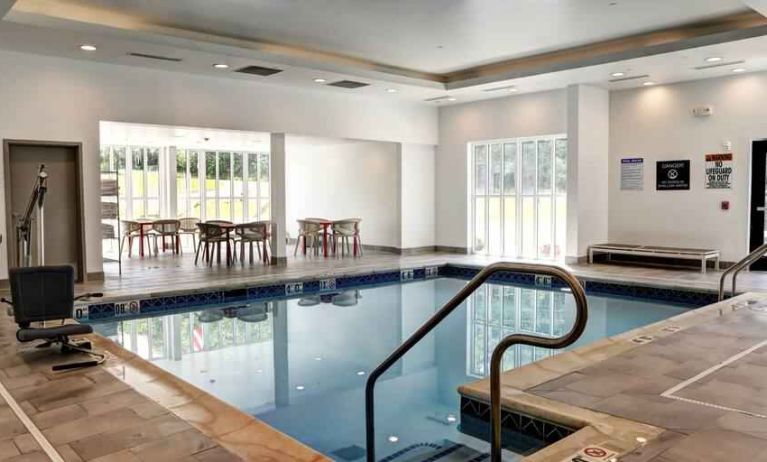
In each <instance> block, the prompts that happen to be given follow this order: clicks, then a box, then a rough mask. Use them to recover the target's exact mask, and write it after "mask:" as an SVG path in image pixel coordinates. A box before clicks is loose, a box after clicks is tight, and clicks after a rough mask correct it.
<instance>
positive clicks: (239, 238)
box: [234, 221, 271, 263]
mask: <svg viewBox="0 0 767 462" xmlns="http://www.w3.org/2000/svg"><path fill="white" fill-rule="evenodd" d="M270 226H271V222H270V221H256V222H252V223H243V224H241V225H236V226H235V227H234V233H235V236H236V241H235V249H236V248H237V243H239V244H240V261H241V262H243V263H244V262H245V244H249V247H250V263H253V243H255V244H256V250H258V258H259V260H260V259H262V258H264V256H263V255H262V252H261V245H264V248H265V251H267V253H268V250H267V249H266V245H267V244H266V243H267V241H268V239H269V227H270ZM235 257H236V256H235ZM266 257H268V255H266Z"/></svg>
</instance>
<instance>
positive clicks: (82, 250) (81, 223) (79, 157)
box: [3, 138, 88, 282]
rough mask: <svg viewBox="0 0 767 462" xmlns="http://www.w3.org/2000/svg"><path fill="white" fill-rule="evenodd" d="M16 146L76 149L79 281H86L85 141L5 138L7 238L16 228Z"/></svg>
mask: <svg viewBox="0 0 767 462" xmlns="http://www.w3.org/2000/svg"><path fill="white" fill-rule="evenodd" d="M14 146H40V147H65V148H73V149H74V150H75V181H76V182H77V204H75V206H76V213H77V218H78V219H77V224H78V228H79V229H78V231H79V232H78V234H79V236H80V238H79V239H78V247H79V249H78V252H77V266H78V268H77V281H76V282H85V281H87V280H88V271H87V269H86V267H85V265H86V262H87V261H88V260H87V259H86V245H85V204H84V197H85V196H84V193H83V178H84V175H83V143H81V142H77V141H48V140H18V139H8V138H6V139H3V180H4V181H5V233H6V234H5V235H6V239H8V240H10V239H15V235H16V230H15V228H14V226H13V217H12V216H11V215H12V214H11V206H10V204H11V203H12V202H11V200H12V194H11V179H10V170H11V169H10V167H11V148H12V147H14ZM11 248H12V247H11V245H7V246H6V249H7V252H6V255H7V264H8V268H9V269H10V268H13V267H15V258H14V257H15V251H16V249H14V251H13V252H12V251H11Z"/></svg>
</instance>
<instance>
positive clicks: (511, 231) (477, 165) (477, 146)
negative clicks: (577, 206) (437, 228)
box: [470, 136, 567, 259]
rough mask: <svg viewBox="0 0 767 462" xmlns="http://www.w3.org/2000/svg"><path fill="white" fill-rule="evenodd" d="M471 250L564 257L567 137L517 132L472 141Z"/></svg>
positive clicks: (485, 252) (491, 253) (480, 252)
mask: <svg viewBox="0 0 767 462" xmlns="http://www.w3.org/2000/svg"><path fill="white" fill-rule="evenodd" d="M470 150H471V165H472V185H471V191H472V201H471V202H472V207H471V217H470V220H471V224H472V225H471V230H472V241H471V242H472V250H473V252H474V253H477V254H482V255H492V256H508V257H514V258H529V259H559V258H563V257H564V254H565V252H564V246H565V237H566V218H567V208H566V207H567V139H566V138H565V137H564V136H546V137H538V138H520V139H509V140H496V141H485V142H476V143H471V144H470Z"/></svg>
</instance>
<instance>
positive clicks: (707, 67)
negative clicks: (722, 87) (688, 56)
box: [693, 60, 745, 71]
mask: <svg viewBox="0 0 767 462" xmlns="http://www.w3.org/2000/svg"><path fill="white" fill-rule="evenodd" d="M743 63H745V61H743V60H740V61H730V62H728V63H716V64H704V65H703V66H695V67H694V68H693V69H695V70H698V71H702V70H704V69H713V68H715V67H725V66H734V65H735V64H743Z"/></svg>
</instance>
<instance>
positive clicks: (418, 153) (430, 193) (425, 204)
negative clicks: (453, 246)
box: [397, 143, 436, 253]
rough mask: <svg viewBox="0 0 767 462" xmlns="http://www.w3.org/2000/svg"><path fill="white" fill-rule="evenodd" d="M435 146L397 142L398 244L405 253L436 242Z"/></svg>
mask: <svg viewBox="0 0 767 462" xmlns="http://www.w3.org/2000/svg"><path fill="white" fill-rule="evenodd" d="M435 150H436V148H435V146H433V145H427V144H413V143H398V144H397V157H398V159H397V164H398V178H397V179H398V184H397V194H398V195H399V201H398V204H399V233H400V239H399V244H398V246H399V248H400V249H402V250H404V251H405V252H406V253H407V252H408V249H409V251H410V252H413V251H418V250H423V249H426V248H430V247H431V248H433V247H434V245H435V241H436V239H435V207H436V205H435V178H434V172H435V162H436V153H435Z"/></svg>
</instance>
